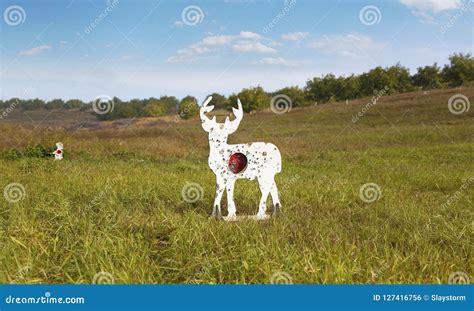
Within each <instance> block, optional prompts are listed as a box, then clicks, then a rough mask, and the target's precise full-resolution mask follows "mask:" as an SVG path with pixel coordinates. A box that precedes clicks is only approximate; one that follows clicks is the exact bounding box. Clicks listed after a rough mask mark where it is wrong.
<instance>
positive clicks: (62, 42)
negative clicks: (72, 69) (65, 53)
mask: <svg viewBox="0 0 474 311" xmlns="http://www.w3.org/2000/svg"><path fill="white" fill-rule="evenodd" d="M59 43H61V44H67V41H64V40H61V41H59Z"/></svg>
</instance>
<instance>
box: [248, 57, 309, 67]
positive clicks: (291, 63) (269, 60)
mask: <svg viewBox="0 0 474 311" xmlns="http://www.w3.org/2000/svg"><path fill="white" fill-rule="evenodd" d="M308 63H309V62H308V61H305V60H303V61H301V60H286V59H284V58H283V57H264V58H262V59H261V60H259V61H257V62H255V63H254V64H260V65H281V66H288V67H296V66H299V65H303V64H308Z"/></svg>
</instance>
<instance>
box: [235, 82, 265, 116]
mask: <svg viewBox="0 0 474 311" xmlns="http://www.w3.org/2000/svg"><path fill="white" fill-rule="evenodd" d="M237 98H239V99H240V101H241V102H242V109H243V110H244V111H245V112H250V111H252V110H258V109H263V108H269V107H270V101H271V97H270V96H269V95H268V94H267V93H265V91H264V90H263V88H262V87H261V86H257V87H253V88H248V89H243V90H242V91H240V92H239V93H238V94H232V95H231V96H229V102H230V105H231V106H235V105H236V103H237Z"/></svg>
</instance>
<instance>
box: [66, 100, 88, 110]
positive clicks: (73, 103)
mask: <svg viewBox="0 0 474 311" xmlns="http://www.w3.org/2000/svg"><path fill="white" fill-rule="evenodd" d="M82 105H84V103H83V102H82V100H80V99H70V100H68V101H67V102H66V103H65V104H64V108H66V109H74V108H81V106H82Z"/></svg>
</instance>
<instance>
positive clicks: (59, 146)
mask: <svg viewBox="0 0 474 311" xmlns="http://www.w3.org/2000/svg"><path fill="white" fill-rule="evenodd" d="M63 149H64V147H63V143H56V150H54V152H53V154H54V159H55V160H62V159H63Z"/></svg>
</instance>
